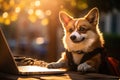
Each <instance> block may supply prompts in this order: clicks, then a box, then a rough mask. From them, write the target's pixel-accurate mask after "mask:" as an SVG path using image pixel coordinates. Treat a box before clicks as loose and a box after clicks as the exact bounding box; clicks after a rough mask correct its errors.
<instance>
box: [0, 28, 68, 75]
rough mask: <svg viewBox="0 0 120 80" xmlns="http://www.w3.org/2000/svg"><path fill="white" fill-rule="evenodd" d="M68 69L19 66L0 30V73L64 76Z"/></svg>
mask: <svg viewBox="0 0 120 80" xmlns="http://www.w3.org/2000/svg"><path fill="white" fill-rule="evenodd" d="M65 72H66V69H48V68H46V67H40V66H29V65H27V66H17V64H16V63H15V60H14V58H13V55H12V52H11V50H10V48H9V45H8V43H7V40H6V38H5V36H4V34H3V32H2V29H1V28H0V73H7V74H15V75H39V74H62V73H65Z"/></svg>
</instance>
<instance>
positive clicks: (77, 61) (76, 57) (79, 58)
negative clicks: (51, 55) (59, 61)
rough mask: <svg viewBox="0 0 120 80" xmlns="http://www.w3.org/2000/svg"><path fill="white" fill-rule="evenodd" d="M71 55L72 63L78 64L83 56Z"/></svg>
mask: <svg viewBox="0 0 120 80" xmlns="http://www.w3.org/2000/svg"><path fill="white" fill-rule="evenodd" d="M72 55H73V60H74V63H75V64H79V63H80V61H81V59H82V57H83V54H77V53H72Z"/></svg>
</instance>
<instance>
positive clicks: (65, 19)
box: [59, 11, 72, 26]
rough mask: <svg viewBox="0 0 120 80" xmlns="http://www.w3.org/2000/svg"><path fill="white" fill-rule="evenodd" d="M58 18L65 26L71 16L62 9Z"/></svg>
mask: <svg viewBox="0 0 120 80" xmlns="http://www.w3.org/2000/svg"><path fill="white" fill-rule="evenodd" d="M59 20H60V22H61V23H62V24H63V25H64V26H67V25H68V23H69V21H71V20H72V17H71V16H70V15H68V14H67V13H66V12H64V11H60V12H59Z"/></svg>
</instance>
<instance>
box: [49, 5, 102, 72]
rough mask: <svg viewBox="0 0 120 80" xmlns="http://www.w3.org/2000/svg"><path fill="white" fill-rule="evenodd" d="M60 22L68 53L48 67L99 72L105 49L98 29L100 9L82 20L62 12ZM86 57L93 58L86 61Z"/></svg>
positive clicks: (94, 9)
mask: <svg viewBox="0 0 120 80" xmlns="http://www.w3.org/2000/svg"><path fill="white" fill-rule="evenodd" d="M59 20H60V22H61V24H62V27H63V29H64V37H63V44H64V47H65V49H66V51H65V52H63V53H62V56H61V58H60V59H59V60H58V61H57V62H52V63H49V64H48V65H47V67H48V68H67V69H68V70H76V71H80V72H88V71H98V68H99V66H100V64H101V54H99V53H101V49H102V48H103V47H104V39H103V36H102V33H101V32H100V30H99V27H98V24H99V10H98V8H96V7H95V8H93V9H91V10H90V11H89V12H88V13H87V14H86V15H85V16H83V17H81V18H73V17H72V16H70V15H68V14H67V13H66V12H64V11H61V12H60V13H59ZM92 53H94V55H92ZM86 55H87V56H88V55H92V56H91V57H89V58H88V59H86V60H84V59H85V58H86V57H85V56H86Z"/></svg>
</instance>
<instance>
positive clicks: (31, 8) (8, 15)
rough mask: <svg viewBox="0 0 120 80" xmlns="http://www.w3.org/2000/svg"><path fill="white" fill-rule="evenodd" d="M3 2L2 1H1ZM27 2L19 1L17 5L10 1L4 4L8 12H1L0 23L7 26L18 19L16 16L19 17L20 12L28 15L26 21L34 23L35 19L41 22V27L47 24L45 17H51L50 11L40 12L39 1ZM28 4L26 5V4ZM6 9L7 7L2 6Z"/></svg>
mask: <svg viewBox="0 0 120 80" xmlns="http://www.w3.org/2000/svg"><path fill="white" fill-rule="evenodd" d="M1 1H3V0H1ZM28 1H29V0H25V1H19V3H17V4H16V3H15V0H10V1H9V3H8V4H7V3H6V2H4V3H5V4H7V5H9V9H11V11H10V10H8V12H7V11H5V12H3V14H2V16H0V23H2V24H6V25H9V24H10V23H11V22H13V21H16V20H17V19H18V16H19V15H21V14H20V13H21V12H22V11H24V12H26V11H27V14H28V19H29V20H30V21H31V22H32V23H34V22H36V20H37V19H40V20H41V24H42V25H43V26H46V25H47V24H48V22H49V21H48V19H47V16H50V15H51V13H52V12H51V10H46V11H44V12H43V11H42V10H41V9H40V7H39V6H41V1H40V0H33V1H31V2H28ZM26 3H28V4H26ZM4 7H7V8H8V6H4ZM7 8H5V9H7Z"/></svg>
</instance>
